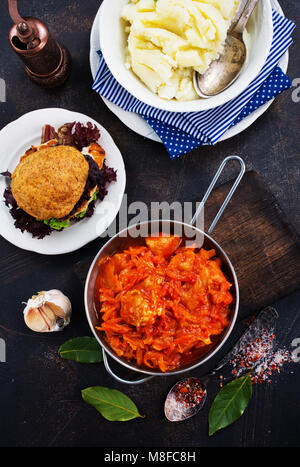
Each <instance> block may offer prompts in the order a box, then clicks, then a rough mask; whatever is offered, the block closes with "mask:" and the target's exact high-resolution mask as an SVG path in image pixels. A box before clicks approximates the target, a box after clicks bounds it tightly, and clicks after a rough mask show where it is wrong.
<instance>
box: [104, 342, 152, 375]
mask: <svg viewBox="0 0 300 467" xmlns="http://www.w3.org/2000/svg"><path fill="white" fill-rule="evenodd" d="M102 354H103V363H104V366H105V369H106V371H107V373H109V374H110V376H112V377H113V378H114V379H115V380H116V381H118V382H119V383H123V384H142V383H145V382H146V381H149V380H150V379H152V378H154V376H147V378H141V379H137V380H135V381H130V380H128V379H123V378H120V377H119V376H117V375H116V374H115V373H114V372H113V371H112V369H111V368H110V366H109V363H108V359H107V355H106V352H105V351H104V349H102Z"/></svg>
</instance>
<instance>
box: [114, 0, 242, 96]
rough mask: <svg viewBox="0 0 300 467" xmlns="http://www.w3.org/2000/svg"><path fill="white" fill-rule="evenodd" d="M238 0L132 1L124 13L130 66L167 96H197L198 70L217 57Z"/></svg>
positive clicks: (205, 67) (156, 91)
mask: <svg viewBox="0 0 300 467" xmlns="http://www.w3.org/2000/svg"><path fill="white" fill-rule="evenodd" d="M238 5H239V0H201V1H200V0H130V2H129V3H128V5H125V7H124V8H123V11H122V18H123V19H124V20H125V21H126V32H127V33H128V47H127V50H126V64H127V66H128V68H131V69H132V71H133V72H134V73H135V74H136V75H137V76H138V77H139V78H140V79H141V81H143V83H145V84H146V86H148V88H149V89H151V91H153V92H154V93H156V94H158V95H159V96H160V97H161V98H164V99H168V100H170V99H177V100H180V101H186V100H193V99H196V98H198V96H197V94H196V92H195V90H194V86H193V70H196V71H198V72H199V73H204V72H205V71H206V70H207V68H208V67H209V65H210V63H211V62H212V61H213V60H215V59H217V58H218V56H219V54H220V53H221V52H222V48H223V45H224V42H225V39H226V36H227V31H228V28H229V26H230V24H231V21H232V19H233V17H234V14H235V12H236V10H237V7H238Z"/></svg>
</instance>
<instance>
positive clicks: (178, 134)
mask: <svg viewBox="0 0 300 467" xmlns="http://www.w3.org/2000/svg"><path fill="white" fill-rule="evenodd" d="M273 28H274V34H273V43H272V47H271V50H270V54H269V57H268V59H267V61H266V63H265V65H264V67H263V68H262V70H261V72H260V74H259V75H258V76H257V77H256V78H255V79H254V80H253V81H252V82H251V83H250V85H249V86H248V88H247V89H246V90H245V91H244V92H242V93H241V94H240V95H239V96H237V97H236V98H235V99H233V100H231V101H230V102H227V103H226V104H224V105H222V106H219V107H216V108H214V109H210V110H206V111H202V112H167V111H164V110H159V109H156V108H154V107H151V106H149V105H147V104H144V103H143V102H141V101H139V100H138V99H136V98H135V97H134V96H132V95H131V94H130V93H129V92H128V91H126V89H124V88H123V87H122V86H121V85H120V84H119V83H118V81H117V80H116V79H115V78H114V77H113V75H112V74H111V72H110V70H109V68H108V67H107V65H106V62H105V60H104V58H103V56H102V53H101V51H98V55H99V58H100V63H99V69H98V72H97V75H96V77H95V81H94V84H93V89H94V90H95V91H96V92H97V93H98V94H100V95H101V96H103V97H105V98H106V99H108V100H109V101H111V102H113V103H114V104H116V105H118V106H119V107H121V108H122V109H124V110H126V111H128V112H135V113H137V114H139V115H141V116H142V117H143V118H144V119H145V120H146V121H147V122H148V124H149V125H150V126H151V127H152V128H153V130H154V131H155V132H156V133H157V135H158V136H159V137H160V139H161V140H162V142H163V143H164V145H165V147H166V149H167V151H168V153H169V154H170V157H171V159H175V158H177V157H179V156H181V155H183V154H186V153H188V152H190V151H192V150H193V149H195V148H198V147H199V146H202V145H204V144H210V145H213V144H216V143H217V142H218V141H219V140H220V138H221V137H222V136H223V135H224V133H226V131H228V130H229V128H231V127H232V126H234V125H236V124H237V123H239V122H240V121H241V120H243V119H244V118H245V117H247V116H248V115H250V114H251V113H252V112H254V111H255V110H256V109H257V108H258V107H260V106H262V105H263V104H265V103H266V102H268V101H269V100H270V99H273V98H274V97H276V96H278V95H279V94H280V93H282V92H283V91H285V90H286V89H289V88H290V87H291V81H290V79H289V78H288V77H287V76H286V75H285V74H284V73H283V71H282V70H281V68H280V67H279V66H278V62H279V60H280V58H281V57H282V56H283V55H284V54H285V52H286V51H287V49H288V48H289V46H290V45H291V43H292V38H291V33H292V31H293V29H294V28H295V24H294V23H293V22H292V21H290V20H289V19H287V18H284V17H283V16H282V15H280V14H279V13H278V12H276V11H275V10H274V11H273Z"/></svg>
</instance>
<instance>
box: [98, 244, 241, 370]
mask: <svg viewBox="0 0 300 467" xmlns="http://www.w3.org/2000/svg"><path fill="white" fill-rule="evenodd" d="M221 266H222V264H221V260H220V258H218V257H217V256H216V251H215V250H210V251H207V250H205V249H203V248H202V249H197V248H190V247H186V246H182V245H181V239H180V237H177V236H174V235H172V236H158V237H147V238H146V239H145V245H138V246H133V247H129V248H128V249H127V250H125V251H123V252H122V253H116V254H114V255H113V256H107V257H105V258H103V259H102V260H101V261H100V263H99V274H98V278H97V281H96V289H95V297H96V300H97V303H98V310H99V318H100V321H101V324H100V325H99V326H97V329H98V330H100V331H103V332H104V334H105V339H106V341H107V343H108V344H109V346H110V347H111V348H112V349H113V350H114V352H115V353H116V354H117V355H118V356H119V357H123V358H125V359H127V360H130V361H133V362H135V363H136V364H137V365H138V366H140V367H148V368H152V369H158V370H159V371H161V372H167V371H170V370H174V369H176V368H179V367H181V366H183V365H185V364H186V363H187V362H191V361H193V360H195V359H196V358H197V356H198V355H199V352H200V353H201V352H204V351H205V350H207V349H208V348H209V346H211V345H212V343H213V340H214V338H215V336H219V335H221V334H222V333H223V331H224V330H225V329H226V327H227V326H228V324H229V320H230V316H231V304H232V302H233V296H232V294H231V292H230V289H231V284H230V282H229V281H228V280H227V278H226V276H225V274H224V273H223V271H222V269H221Z"/></svg>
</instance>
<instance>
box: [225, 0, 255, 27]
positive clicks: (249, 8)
mask: <svg viewBox="0 0 300 467" xmlns="http://www.w3.org/2000/svg"><path fill="white" fill-rule="evenodd" d="M258 2H259V0H248V2H247V5H246V6H245V9H244V11H243V13H242V14H241V16H240V18H239V20H238V22H237V23H236V24H235V26H234V27H233V29H232V31H231V34H232V35H234V36H239V35H242V34H243V32H244V29H245V27H246V26H247V23H248V20H249V18H250V16H251V15H252V12H253V10H254V8H255V7H256V5H257V3H258Z"/></svg>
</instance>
